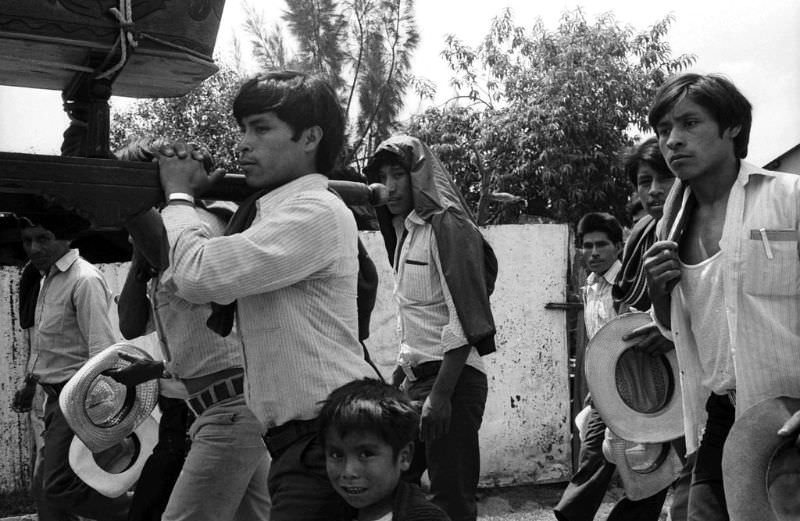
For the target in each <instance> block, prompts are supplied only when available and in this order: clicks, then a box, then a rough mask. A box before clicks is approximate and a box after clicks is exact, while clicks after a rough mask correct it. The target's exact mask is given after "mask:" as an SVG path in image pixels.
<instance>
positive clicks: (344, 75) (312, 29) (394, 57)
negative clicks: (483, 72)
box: [245, 0, 432, 165]
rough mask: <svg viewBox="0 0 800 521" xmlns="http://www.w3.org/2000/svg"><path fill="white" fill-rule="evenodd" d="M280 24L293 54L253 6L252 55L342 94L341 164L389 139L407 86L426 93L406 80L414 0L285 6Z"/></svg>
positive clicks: (326, 0) (291, 2) (414, 35)
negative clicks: (346, 126) (315, 76)
mask: <svg viewBox="0 0 800 521" xmlns="http://www.w3.org/2000/svg"><path fill="white" fill-rule="evenodd" d="M286 5H287V9H286V11H285V12H284V15H283V19H284V21H286V22H287V29H288V31H289V35H288V36H289V37H290V38H291V39H292V40H293V41H295V42H296V44H297V45H296V48H297V51H296V53H294V54H293V53H292V52H291V50H290V49H289V47H290V46H289V45H288V44H287V42H286V38H285V36H286V35H284V34H283V33H281V32H280V29H279V28H278V27H277V26H273V27H272V28H270V27H268V26H267V25H266V24H265V21H264V19H263V16H260V15H259V14H258V11H257V10H255V9H253V8H252V7H248V8H247V10H246V18H247V21H246V23H245V29H246V31H247V32H248V34H249V35H250V39H251V43H252V44H253V52H254V57H255V58H256V59H257V60H258V61H259V62H260V63H261V64H262V65H263V66H264V67H265V68H273V69H274V68H280V67H283V65H284V64H291V65H292V67H291V68H295V69H299V70H303V71H309V72H315V73H319V74H322V75H324V76H325V77H327V78H328V80H329V81H330V82H331V85H333V86H334V88H335V89H336V91H337V92H338V93H339V95H340V97H341V99H342V102H343V105H344V107H345V110H346V113H347V116H348V121H351V122H352V123H353V125H352V128H351V129H350V137H351V146H350V148H349V154H348V157H347V158H346V163H352V162H354V163H356V165H358V164H359V163H360V162H361V161H362V160H363V158H365V157H367V156H369V155H370V154H371V153H372V150H373V149H374V147H375V146H377V144H378V143H379V142H380V141H382V140H383V139H385V138H386V137H388V136H389V135H390V133H391V131H392V130H393V129H394V128H395V121H396V119H397V116H398V114H399V113H400V111H401V109H402V107H403V97H404V95H405V93H406V90H407V89H408V88H409V87H412V88H416V89H417V90H418V92H421V93H423V94H425V95H431V94H432V93H431V91H430V85H429V84H426V83H425V82H424V81H420V80H418V79H417V78H415V77H414V76H413V75H412V74H411V57H412V55H413V52H414V50H415V49H416V46H417V44H418V42H419V34H418V32H417V28H416V21H415V19H414V3H413V0H345V1H341V2H336V1H334V0H287V2H286Z"/></svg>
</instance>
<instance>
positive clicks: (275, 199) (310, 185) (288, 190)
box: [257, 174, 328, 215]
mask: <svg viewBox="0 0 800 521" xmlns="http://www.w3.org/2000/svg"><path fill="white" fill-rule="evenodd" d="M327 189H328V178H327V177H325V176H324V175H322V174H306V175H304V176H302V177H298V178H297V179H294V180H292V181H289V182H288V183H286V184H284V185H281V186H279V187H278V188H275V189H273V190H271V191H270V192H267V193H266V194H264V196H263V197H261V198H260V199H259V200H258V203H257V204H258V214H259V215H263V214H264V213H265V212H268V211H269V210H270V209H271V208H274V207H275V206H277V205H278V204H279V203H280V201H282V200H285V199H288V198H289V197H291V196H293V195H297V194H299V193H301V192H306V191H309V190H327Z"/></svg>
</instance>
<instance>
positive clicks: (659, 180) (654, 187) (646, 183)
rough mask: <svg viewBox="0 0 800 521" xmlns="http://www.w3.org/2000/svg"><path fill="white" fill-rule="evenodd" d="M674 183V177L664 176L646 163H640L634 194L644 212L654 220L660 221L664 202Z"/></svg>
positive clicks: (670, 175)
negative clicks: (635, 193)
mask: <svg viewBox="0 0 800 521" xmlns="http://www.w3.org/2000/svg"><path fill="white" fill-rule="evenodd" d="M674 183H675V176H674V175H672V174H669V175H664V174H662V173H659V172H657V171H656V170H655V169H654V168H653V167H651V166H650V165H648V164H647V163H641V164H640V165H639V170H638V171H637V172H636V192H637V194H638V195H639V200H640V201H641V202H642V206H643V207H644V211H646V212H647V213H649V214H650V215H651V216H653V218H655V219H661V216H662V215H663V213H664V201H665V200H666V198H667V194H668V193H669V191H670V189H671V188H672V185H673V184H674Z"/></svg>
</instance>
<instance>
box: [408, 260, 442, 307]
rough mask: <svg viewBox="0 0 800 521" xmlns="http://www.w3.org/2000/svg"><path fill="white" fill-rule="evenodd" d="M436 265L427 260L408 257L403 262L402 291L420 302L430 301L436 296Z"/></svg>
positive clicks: (412, 299)
mask: <svg viewBox="0 0 800 521" xmlns="http://www.w3.org/2000/svg"><path fill="white" fill-rule="evenodd" d="M433 270H434V267H433V266H432V265H431V264H430V263H429V262H428V261H427V259H426V260H424V261H422V260H414V259H406V260H405V261H404V263H403V279H402V281H401V291H402V294H403V296H404V297H405V298H407V299H409V300H410V301H412V302H415V303H418V304H426V303H430V302H432V301H433V300H434V297H435V296H436V291H435V289H434V281H435V279H434V273H432V271H433Z"/></svg>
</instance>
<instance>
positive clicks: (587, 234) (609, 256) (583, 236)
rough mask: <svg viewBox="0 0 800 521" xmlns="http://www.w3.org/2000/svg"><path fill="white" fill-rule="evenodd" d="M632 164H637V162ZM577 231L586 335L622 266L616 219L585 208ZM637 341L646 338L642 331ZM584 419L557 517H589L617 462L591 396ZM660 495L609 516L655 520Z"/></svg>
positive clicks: (594, 327) (605, 306) (607, 315)
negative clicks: (606, 451)
mask: <svg viewBox="0 0 800 521" xmlns="http://www.w3.org/2000/svg"><path fill="white" fill-rule="evenodd" d="M634 163H635V164H636V167H637V168H638V161H634ZM650 220H651V219H649V218H645V220H643V221H640V222H641V223H642V225H645V226H646V225H647V222H648V221H650ZM577 236H578V241H579V244H580V248H581V250H582V251H583V255H584V262H585V263H586V268H587V271H589V276H588V277H587V279H586V286H584V287H583V295H582V297H583V303H584V321H585V325H586V333H587V336H588V337H589V338H590V339H591V338H592V337H594V336H595V334H596V333H597V332H598V331H599V330H600V329H601V328H602V327H603V326H604V325H606V324H607V323H608V322H609V321H611V320H612V319H613V318H614V317H616V316H617V312H618V303H616V304H615V301H614V297H613V294H612V292H613V289H614V288H615V286H614V284H615V282H616V281H617V279H618V277H619V276H620V271H621V269H622V264H621V263H620V261H619V258H618V257H619V254H620V252H621V251H622V227H621V226H620V224H619V222H618V221H617V219H615V218H614V217H613V216H611V215H609V214H607V213H588V214H586V215H584V216H583V217H582V218H581V220H580V221H579V222H578V226H577ZM634 286H635V284H634ZM629 292H631V293H635V292H633V291H629ZM640 297H641V295H640ZM629 298H630V297H629ZM645 298H646V295H645ZM656 336H660V335H658V334H657V335H656ZM641 340H642V342H644V341H647V340H652V339H650V337H649V335H648V334H646V333H645V334H644V335H642V339H641ZM582 369H583V368H582ZM589 401H590V400H589ZM586 423H587V424H586V430H585V435H584V436H582V440H581V450H580V462H579V465H578V470H577V471H576V472H575V474H574V475H573V476H572V479H571V480H570V482H569V485H567V488H566V489H565V490H564V493H563V495H562V496H561V499H560V501H559V503H558V505H556V507H555V508H554V509H553V512H554V514H555V516H556V518H557V519H559V521H590V520H592V519H594V517H595V514H596V513H597V509H598V508H599V507H600V503H601V502H602V500H603V497H604V496H605V493H606V489H607V488H608V485H609V483H610V482H611V478H612V476H613V475H614V471H615V469H616V466H617V465H616V464H615V463H613V462H610V461H608V460H607V459H606V456H605V455H604V453H603V441H604V439H605V437H606V424H605V422H604V420H603V419H602V418H601V417H600V413H599V412H598V411H597V410H596V408H595V407H594V405H593V404H591V401H590V406H589V409H588V416H587V422H586ZM619 463H620V464H621V463H622V462H619ZM665 497H666V489H664V490H661V491H657V492H656V493H655V494H653V495H651V496H649V497H645V498H639V499H638V500H636V501H634V500H631V499H630V498H628V497H623V498H622V499H620V500H619V501H618V502H617V504H616V505H615V506H614V509H613V510H612V511H611V513H610V515H609V519H613V520H630V521H634V520H657V519H658V517H659V515H660V513H661V507H662V505H663V503H664V498H665Z"/></svg>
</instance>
